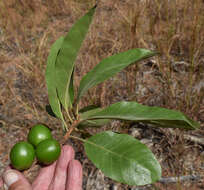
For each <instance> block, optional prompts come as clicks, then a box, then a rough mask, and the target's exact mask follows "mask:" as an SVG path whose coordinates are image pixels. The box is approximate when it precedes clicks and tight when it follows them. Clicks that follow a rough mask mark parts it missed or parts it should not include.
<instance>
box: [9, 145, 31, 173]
mask: <svg viewBox="0 0 204 190" xmlns="http://www.w3.org/2000/svg"><path fill="white" fill-rule="evenodd" d="M34 159H35V150H34V148H33V146H32V145H31V144H30V143H27V142H24V141H22V142H19V143H16V144H15V145H14V146H13V147H12V149H11V152H10V160H11V164H12V166H13V167H14V168H16V169H17V170H25V169H28V168H30V166H31V165H32V163H33V161H34Z"/></svg>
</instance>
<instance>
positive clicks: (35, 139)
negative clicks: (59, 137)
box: [28, 124, 52, 147]
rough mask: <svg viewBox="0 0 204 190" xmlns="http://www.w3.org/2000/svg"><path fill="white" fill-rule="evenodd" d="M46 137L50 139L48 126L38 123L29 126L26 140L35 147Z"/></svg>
mask: <svg viewBox="0 0 204 190" xmlns="http://www.w3.org/2000/svg"><path fill="white" fill-rule="evenodd" d="M46 139H52V134H51V131H50V130H49V128H47V127H46V126H44V125H41V124H38V125H35V126H33V127H32V128H31V130H30V132H29V133H28V142H29V143H31V144H32V145H34V146H35V147H36V146H37V145H38V144H39V143H40V142H42V141H44V140H46Z"/></svg>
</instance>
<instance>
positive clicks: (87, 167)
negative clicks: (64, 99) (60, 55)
mask: <svg viewBox="0 0 204 190" xmlns="http://www.w3.org/2000/svg"><path fill="white" fill-rule="evenodd" d="M95 4H96V2H95V0H87V1H82V0H70V1H64V0H60V1H55V0H50V1H49V3H48V1H41V0H38V1H37V0H36V1H33V0H25V1H18V2H16V1H14V0H2V1H1V2H0V50H1V51H0V73H1V75H0V153H1V154H0V175H1V174H2V172H3V170H4V168H5V167H6V166H7V165H8V164H9V150H10V149H11V147H12V146H13V145H14V144H15V143H16V142H18V141H19V140H26V135H27V133H28V131H29V129H30V128H31V127H32V126H33V125H34V124H36V123H45V124H47V125H48V126H49V127H50V128H51V129H52V133H53V135H54V136H55V137H56V138H57V139H61V137H62V135H63V134H62V130H61V123H60V122H59V121H58V120H57V119H56V118H53V117H50V116H49V115H48V114H47V112H46V110H45V106H46V105H48V96H47V89H46V84H45V78H44V73H45V68H46V59H47V56H48V53H49V49H50V46H51V44H52V43H53V42H54V41H55V40H56V39H57V38H58V37H59V36H61V35H65V34H66V33H67V32H68V31H69V29H70V28H71V26H72V24H73V23H74V22H75V21H76V20H77V19H78V18H79V17H80V16H82V15H83V14H84V13H85V12H87V10H88V9H89V8H90V7H92V6H93V5H95ZM203 9H204V2H203V1H202V0H194V1H193V2H191V1H186V0H185V1H184V0H178V1H167V0H151V1H149V0H143V1H142V0H140V1H133V0H112V1H106V0H100V1H98V6H97V8H96V13H95V15H94V20H93V23H92V25H91V28H90V30H89V33H88V35H87V38H86V40H85V42H84V44H83V47H82V48H81V50H80V54H79V56H78V58H77V61H76V66H77V67H76V70H75V80H76V86H78V84H79V81H80V78H81V77H82V76H83V74H85V73H87V72H88V71H89V70H90V69H91V68H93V66H94V65H96V64H97V63H99V61H100V60H102V59H103V58H105V57H107V56H110V55H113V54H115V53H118V52H122V51H125V50H128V49H131V48H138V47H140V48H147V49H151V50H156V51H158V52H159V55H157V56H156V57H154V58H151V59H148V60H146V61H144V62H140V63H139V64H137V65H132V66H130V67H128V68H127V69H126V70H125V71H123V72H120V73H119V74H117V76H116V77H113V78H111V79H110V80H108V81H107V82H105V83H104V84H101V85H99V86H98V87H96V88H94V89H91V90H90V91H89V93H88V95H87V96H85V97H84V98H83V101H82V103H81V105H80V106H81V107H83V106H86V105H88V104H98V105H99V104H100V105H101V106H103V107H105V106H106V105H109V104H110V103H114V102H116V101H120V100H134V101H137V102H139V103H142V104H145V105H150V106H162V107H165V108H170V109H175V110H179V111H182V112H184V113H185V114H186V115H188V116H189V117H191V118H192V119H194V120H197V121H198V122H199V123H200V125H201V127H200V129H198V130H195V131H184V130H179V129H160V128H156V127H154V128H153V127H152V126H148V125H144V124H142V123H125V122H118V121H113V122H112V123H111V124H110V125H107V126H105V127H103V128H100V129H90V130H89V132H90V133H92V134H95V133H96V132H99V131H102V130H107V129H108V130H113V131H117V132H121V133H128V134H130V135H132V136H134V137H135V138H137V139H140V140H141V141H142V142H143V143H144V144H146V145H147V146H149V147H150V149H151V150H152V151H153V152H154V153H155V155H156V157H157V159H158V160H159V162H160V164H161V166H162V169H163V173H162V176H163V177H175V176H180V180H179V179H178V180H175V178H174V179H173V181H174V183H171V182H167V183H161V182H158V183H156V184H154V185H151V186H145V187H130V186H127V185H122V184H119V183H116V182H114V181H112V180H110V179H108V178H106V177H105V176H104V175H103V173H102V172H101V171H99V170H98V169H96V168H95V166H94V165H93V164H92V163H91V162H90V161H89V160H88V158H87V157H86V155H85V153H84V149H83V146H82V144H81V143H80V142H78V141H73V140H69V141H68V142H67V143H68V144H72V145H73V147H74V149H75V150H76V158H77V159H79V160H80V161H81V163H82V165H83V169H84V181H83V189H86V190H92V189H97V190H99V189H107V190H108V189H114V190H120V189H121V190H123V189H132V190H136V189H137V190H139V189H140V190H141V189H161V190H163V189H175V190H177V189H179V190H181V189H182V190H183V189H185V190H186V189H190V190H193V189H195V190H199V189H204V182H203V181H204V178H203V176H204V149H203V148H204V137H203V136H204V53H203V52H204V51H203V50H204V11H203ZM39 167H40V166H38V165H35V166H33V167H32V168H31V169H30V170H28V171H26V172H25V175H26V176H27V177H28V178H29V180H30V181H32V180H33V178H34V177H35V175H36V174H37V171H38V169H39ZM183 176H190V177H189V178H188V179H187V180H186V179H185V180H184V181H182V179H183ZM192 176H194V180H190V179H192V178H193V177H192ZM169 179H170V178H169ZM170 181H172V178H171V180H170Z"/></svg>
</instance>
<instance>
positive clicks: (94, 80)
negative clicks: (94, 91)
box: [77, 49, 156, 101]
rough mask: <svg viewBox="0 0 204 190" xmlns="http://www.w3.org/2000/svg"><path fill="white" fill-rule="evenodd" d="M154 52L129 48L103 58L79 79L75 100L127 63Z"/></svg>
mask: <svg viewBox="0 0 204 190" xmlns="http://www.w3.org/2000/svg"><path fill="white" fill-rule="evenodd" d="M155 54H156V52H152V51H149V50H146V49H131V50H128V51H126V52H122V53H119V54H116V55H113V56H110V57H108V58H105V59H103V60H102V61H101V62H100V63H99V64H97V65H96V66H95V67H94V68H93V69H92V70H91V71H90V72H89V73H87V74H86V75H85V76H84V77H83V78H82V80H81V82H80V86H79V92H78V96H77V101H79V99H80V98H81V97H82V96H83V95H84V94H85V93H86V92H87V91H88V89H89V88H91V87H93V86H95V85H97V84H99V83H101V82H103V81H105V80H106V79H108V78H110V77H112V76H113V75H115V74H116V73H118V72H120V71H121V70H123V69H124V68H125V67H127V66H128V65H130V64H132V63H134V62H138V61H140V60H142V59H145V58H148V57H151V56H154V55H155Z"/></svg>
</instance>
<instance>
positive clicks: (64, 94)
mask: <svg viewBox="0 0 204 190" xmlns="http://www.w3.org/2000/svg"><path fill="white" fill-rule="evenodd" d="M94 12H95V8H92V9H91V10H90V11H89V12H88V13H87V14H86V15H84V16H83V17H82V18H80V19H79V20H78V21H77V22H76V23H75V24H74V26H73V27H72V28H71V29H70V31H69V32H68V34H67V35H66V37H65V39H64V42H63V44H62V47H61V50H60V52H59V55H58V58H57V63H56V75H57V77H56V81H57V91H58V96H59V99H60V102H61V103H62V105H63V107H64V108H65V110H66V111H67V109H68V107H69V105H70V104H71V103H70V102H71V100H70V99H71V97H70V94H69V87H70V80H71V76H72V73H73V69H74V62H75V60H76V57H77V54H78V52H79V49H80V47H81V45H82V42H83V40H84V38H85V36H86V33H87V31H88V29H89V25H90V23H91V21H92V17H93V14H94Z"/></svg>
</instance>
